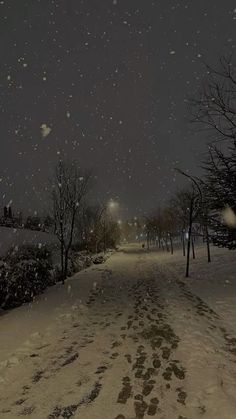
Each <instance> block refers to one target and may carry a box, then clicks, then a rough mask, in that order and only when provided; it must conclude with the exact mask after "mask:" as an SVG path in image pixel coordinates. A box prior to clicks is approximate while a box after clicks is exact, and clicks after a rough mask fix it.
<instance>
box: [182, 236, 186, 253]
mask: <svg viewBox="0 0 236 419" xmlns="http://www.w3.org/2000/svg"><path fill="white" fill-rule="evenodd" d="M182 244H183V256H185V254H186V253H185V233H184V232H183V233H182Z"/></svg>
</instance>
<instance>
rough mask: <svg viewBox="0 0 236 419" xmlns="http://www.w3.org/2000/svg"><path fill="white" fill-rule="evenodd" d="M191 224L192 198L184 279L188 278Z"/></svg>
mask: <svg viewBox="0 0 236 419" xmlns="http://www.w3.org/2000/svg"><path fill="white" fill-rule="evenodd" d="M192 223H193V197H192V199H191V203H190V210H189V228H188V244H187V263H186V274H185V276H186V278H188V277H189V259H190V247H191V236H192Z"/></svg>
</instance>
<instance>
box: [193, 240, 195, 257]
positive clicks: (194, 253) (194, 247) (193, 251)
mask: <svg viewBox="0 0 236 419" xmlns="http://www.w3.org/2000/svg"><path fill="white" fill-rule="evenodd" d="M192 254H193V259H195V245H194V240H193V237H192Z"/></svg>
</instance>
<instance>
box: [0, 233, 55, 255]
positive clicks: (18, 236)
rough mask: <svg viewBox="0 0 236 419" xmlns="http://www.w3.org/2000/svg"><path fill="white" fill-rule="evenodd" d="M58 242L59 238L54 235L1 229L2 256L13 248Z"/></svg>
mask: <svg viewBox="0 0 236 419" xmlns="http://www.w3.org/2000/svg"><path fill="white" fill-rule="evenodd" d="M56 242H57V238H56V237H55V236H54V235H53V234H48V233H43V232H42V231H33V230H26V229H22V228H10V227H0V256H2V255H4V253H6V252H7V250H8V249H9V248H10V247H11V246H20V245H23V244H31V245H38V244H42V245H43V244H54V243H56Z"/></svg>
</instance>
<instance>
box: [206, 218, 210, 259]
mask: <svg viewBox="0 0 236 419" xmlns="http://www.w3.org/2000/svg"><path fill="white" fill-rule="evenodd" d="M205 231H206V243H207V260H208V263H210V262H211V251H210V242H209V232H208V226H207V224H206V226H205Z"/></svg>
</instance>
